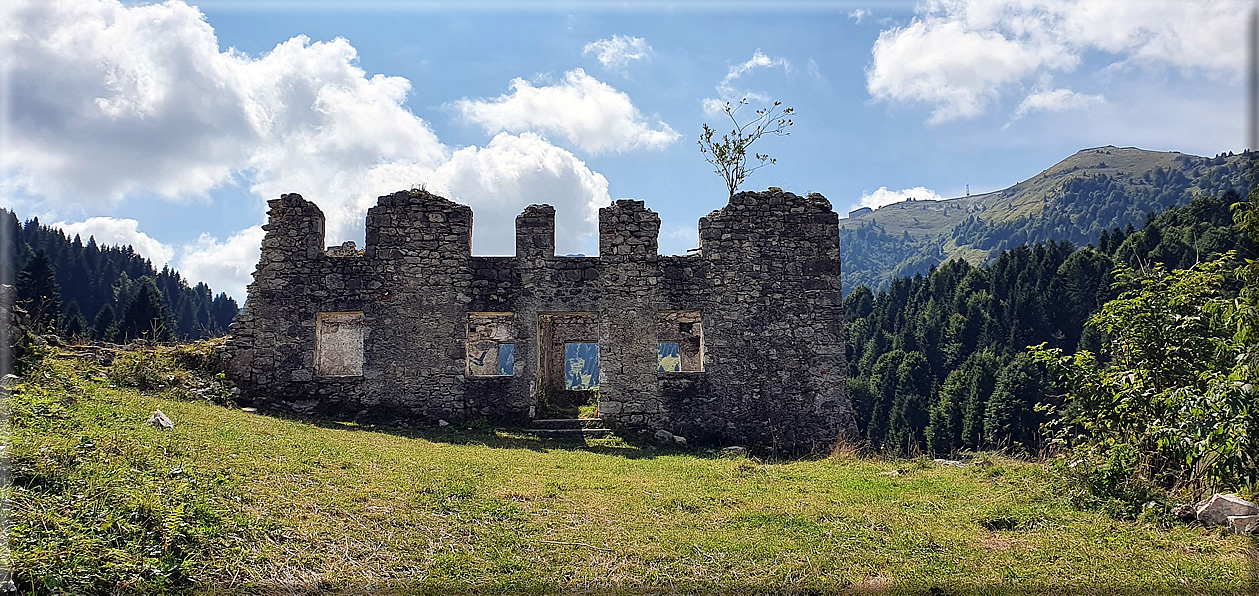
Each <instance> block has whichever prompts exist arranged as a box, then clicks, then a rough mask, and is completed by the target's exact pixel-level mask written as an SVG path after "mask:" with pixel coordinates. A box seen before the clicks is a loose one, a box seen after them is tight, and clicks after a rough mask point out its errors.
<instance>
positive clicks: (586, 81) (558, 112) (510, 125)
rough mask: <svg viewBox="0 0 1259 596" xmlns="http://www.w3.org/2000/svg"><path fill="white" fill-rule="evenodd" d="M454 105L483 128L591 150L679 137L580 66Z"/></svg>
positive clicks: (650, 145) (619, 149)
mask: <svg viewBox="0 0 1259 596" xmlns="http://www.w3.org/2000/svg"><path fill="white" fill-rule="evenodd" d="M454 105H455V108H456V109H457V110H458V111H459V113H460V115H462V116H463V118H464V119H465V120H467V121H469V122H472V123H475V124H479V125H481V127H482V128H484V129H485V132H486V133H490V134H493V133H496V132H500V131H506V132H525V131H536V132H542V133H545V134H553V135H557V136H562V137H564V138H565V139H568V141H569V142H571V143H573V144H574V145H576V146H577V147H579V148H581V150H583V151H587V152H589V153H592V154H595V155H599V154H607V153H624V152H626V151H632V150H635V149H647V150H653V149H662V148H664V147H666V146H668V145H670V144H671V143H673V142H674V141H677V140H678V139H679V138H681V136H682V135H680V134H678V133H677V132H676V131H674V130H673V129H672V128H670V127H669V125H668V124H665V123H664V122H657V123H656V125H655V126H654V127H653V126H652V125H651V124H650V123H648V122H647V120H646V118H644V117H643V115H642V114H641V113H639V111H638V108H635V107H634V104H633V103H632V102H631V101H630V98H629V96H628V95H626V94H625V93H623V92H621V91H617V90H616V89H614V88H613V87H612V86H611V85H608V84H607V83H604V82H602V81H599V80H598V79H595V78H594V77H592V76H590V75H588V74H586V71H584V70H582V69H580V68H577V69H574V70H571V71H569V72H567V73H565V74H564V80H563V81H561V82H559V83H557V84H555V85H548V86H544V87H534V86H533V84H532V83H530V82H529V81H526V80H524V79H515V80H513V81H512V82H511V93H510V94H504V95H501V96H499V97H497V98H495V99H486V100H470V99H461V100H459V101H457V102H455V104H454Z"/></svg>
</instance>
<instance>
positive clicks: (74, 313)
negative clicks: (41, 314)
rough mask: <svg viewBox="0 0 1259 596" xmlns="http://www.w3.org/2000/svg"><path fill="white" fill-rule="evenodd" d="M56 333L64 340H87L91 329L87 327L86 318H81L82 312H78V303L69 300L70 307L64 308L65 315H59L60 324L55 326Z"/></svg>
mask: <svg viewBox="0 0 1259 596" xmlns="http://www.w3.org/2000/svg"><path fill="white" fill-rule="evenodd" d="M57 331H58V333H60V334H61V336H62V337H64V338H66V339H79V340H82V339H88V337H89V336H90V335H91V332H92V328H91V327H88V324H87V318H86V317H84V316H83V311H81V310H79V303H78V302H76V301H74V300H71V301H70V306H69V307H67V308H66V312H65V314H63V315H61V322H60V323H59V324H58V325H57Z"/></svg>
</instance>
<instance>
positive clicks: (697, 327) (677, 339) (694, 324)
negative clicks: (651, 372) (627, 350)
mask: <svg viewBox="0 0 1259 596" xmlns="http://www.w3.org/2000/svg"><path fill="white" fill-rule="evenodd" d="M656 328H657V332H658V334H657V341H658V343H657V344H656V370H657V371H658V372H700V371H703V370H704V323H703V316H702V315H701V314H700V312H699V311H697V310H662V311H660V312H659V314H658V315H657V318H656Z"/></svg>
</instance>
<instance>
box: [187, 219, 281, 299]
mask: <svg viewBox="0 0 1259 596" xmlns="http://www.w3.org/2000/svg"><path fill="white" fill-rule="evenodd" d="M265 234H266V233H265V232H264V231H263V230H262V227H261V226H254V227H250V228H245V229H244V230H241V231H239V232H237V233H235V234H232V236H231V237H230V238H228V239H227V240H225V241H223V242H219V240H218V238H215V237H213V236H210V235H209V234H202V235H201V236H200V237H199V238H197V239H196V240H195V241H193V242H191V243H189V244H185V245H184V246H183V247H181V248H180V251H179V263H178V266H177V268H178V269H179V272H180V273H181V274H182V275H183V276H184V278H185V279H190V280H198V281H203V282H205V283H206V284H207V285H209V286H210V287H211V288H212V289H214V291H215V292H227V295H228V296H231V297H233V298H235V299H236V300H237V301H238V302H244V300H245V286H246V284H248V283H249V282H250V281H251V278H250V275H251V274H252V273H253V270H254V265H255V264H256V263H257V262H258V255H259V254H260V251H261V249H262V237H263V236H264V235H265ZM193 283H194V284H195V283H196V282H195V281H194V282H193Z"/></svg>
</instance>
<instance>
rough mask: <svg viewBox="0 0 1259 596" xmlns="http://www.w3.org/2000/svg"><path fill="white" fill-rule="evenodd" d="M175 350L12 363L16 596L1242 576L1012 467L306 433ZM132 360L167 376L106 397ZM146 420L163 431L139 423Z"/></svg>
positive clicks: (1162, 585)
mask: <svg viewBox="0 0 1259 596" xmlns="http://www.w3.org/2000/svg"><path fill="white" fill-rule="evenodd" d="M182 350H184V351H188V349H187V348H185V349H182ZM192 351H193V352H195V351H196V348H195V347H194V348H193V349H192ZM181 358H183V356H180V352H179V351H173V350H156V351H149V352H135V353H124V354H120V355H118V356H117V357H116V358H115V359H114V362H113V364H111V365H110V366H103V365H101V364H98V363H95V362H93V361H90V360H85V359H81V358H74V357H72V355H71V354H67V353H56V352H54V353H51V354H49V357H48V358H47V360H45V361H44V362H43V363H42V364H41V365H39V366H37V367H36V368H34V369H33V370H28V371H23V382H21V383H19V384H18V385H17V386H16V387H14V389H13V394H12V402H13V404H12V409H13V416H12V423H11V427H10V428H6V429H0V430H7V431H9V432H11V437H9V438H10V439H11V442H10V444H11V445H12V449H11V451H12V453H11V454H10V455H9V458H10V460H11V465H12V470H13V475H12V477H13V480H12V481H13V490H12V493H11V495H12V496H11V512H12V513H11V514H10V523H11V524H12V530H11V535H10V540H9V541H8V545H9V548H10V549H11V553H12V561H13V567H12V569H13V577H14V580H15V581H16V582H17V585H18V587H19V589H20V590H21V591H22V592H24V593H74V594H91V593H100V594H114V593H119V592H123V593H133V592H136V593H176V592H182V591H197V592H200V591H210V592H216V591H226V592H229V593H236V592H241V593H268V594H269V593H293V594H296V593H312V592H320V593H322V592H329V591H338V592H340V591H344V592H349V593H395V592H405V593H422V594H450V593H458V594H462V593H486V592H490V593H531V594H543V593H568V592H595V593H609V594H641V593H645V592H648V593H664V592H669V593H673V592H683V593H710V592H722V593H725V592H730V593H745V592H747V593H805V592H807V593H838V592H840V591H841V590H844V589H846V588H852V589H853V590H854V591H857V592H861V591H865V589H880V590H891V591H894V592H913V593H917V592H924V593H925V592H927V591H929V590H935V591H940V592H948V593H954V592H963V593H970V592H986V591H999V592H1003V593H1004V592H1014V593H1028V594H1033V593H1059V592H1063V591H1065V592H1082V591H1100V592H1104V593H1114V592H1119V593H1127V592H1130V591H1135V590H1136V589H1138V588H1141V589H1145V590H1148V591H1150V592H1153V593H1169V592H1186V593H1201V592H1211V593H1217V592H1218V593H1224V592H1232V591H1235V589H1236V588H1237V587H1238V586H1241V585H1242V582H1244V581H1246V572H1247V558H1246V554H1245V552H1246V550H1245V549H1246V547H1247V543H1246V541H1245V540H1244V539H1243V538H1242V537H1240V536H1225V535H1221V534H1220V533H1219V532H1217V531H1214V530H1211V529H1207V528H1203V527H1201V526H1191V525H1186V524H1177V525H1175V526H1172V527H1168V528H1162V527H1159V526H1157V525H1151V524H1148V523H1147V524H1138V523H1132V522H1118V521H1114V520H1111V519H1108V518H1105V517H1103V516H1099V515H1097V514H1096V513H1094V512H1087V511H1079V510H1075V509H1072V508H1071V507H1069V506H1068V504H1067V502H1066V500H1065V499H1064V498H1062V496H1061V495H1060V494H1059V493H1060V491H1059V490H1058V487H1057V485H1056V482H1057V481H1056V480H1055V477H1054V476H1053V475H1052V474H1051V473H1050V472H1049V471H1048V470H1047V469H1046V468H1044V467H1042V466H1039V465H1037V464H1034V463H1027V462H1018V461H1011V460H1005V459H1002V458H998V457H980V458H979V459H978V460H977V461H976V462H975V463H974V465H969V466H967V467H956V466H952V465H941V464H938V463H933V462H932V461H931V460H927V459H919V460H913V461H906V460H895V459H887V458H875V459H856V458H853V457H845V456H836V457H831V458H825V459H807V460H795V461H773V462H764V461H760V460H757V459H754V458H749V457H735V458H722V457H719V456H718V455H716V454H709V453H706V452H704V451H698V450H687V449H675V448H669V449H657V448H655V447H652V446H651V445H648V444H642V445H639V444H634V443H631V442H627V441H625V440H622V439H619V438H611V439H598V440H596V439H588V440H585V441H580V442H565V441H549V440H539V439H537V438H536V437H532V436H529V435H524V434H521V433H519V432H517V431H512V430H511V429H495V428H492V427H489V426H479V427H477V426H473V427H466V426H461V425H451V426H449V427H446V428H428V429H411V428H376V427H369V426H363V425H359V424H355V423H352V422H333V421H323V422H317V423H308V422H302V421H299V420H292V419H285V418H278V417H272V416H266V415H260V414H251V413H246V412H243V411H241V410H237V409H231V408H227V407H223V406H219V405H215V404H213V403H211V402H210V401H208V400H206V399H196V398H195V397H194V396H193V395H192V394H190V391H189V389H188V383H185V382H184V381H183V380H184V379H187V378H188V377H189V376H190V375H189V373H188V371H183V370H180V369H177V368H175V369H171V368H169V367H170V366H171V363H172V362H173V361H175V360H178V359H181ZM164 363H165V364H164ZM137 368H140V369H141V370H160V371H161V374H159V375H155V377H154V380H155V381H157V382H161V383H167V382H168V379H173V381H171V385H170V386H169V387H168V388H167V389H166V390H165V391H163V392H160V393H159V392H141V391H137V390H135V389H132V388H127V387H124V386H122V385H124V381H125V382H128V383H129V382H131V380H133V379H134V378H135V375H134V372H135V371H136V370H137ZM207 372H208V371H207ZM189 383H191V381H189ZM194 384H195V383H194ZM115 385H117V386H115ZM156 409H160V410H162V412H164V413H166V414H167V415H169V417H170V418H171V419H172V420H174V423H175V427H174V428H173V429H158V428H153V427H152V426H150V425H148V424H145V420H146V419H147V418H148V417H149V415H150V414H151V413H152V412H153V411H154V410H156Z"/></svg>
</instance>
